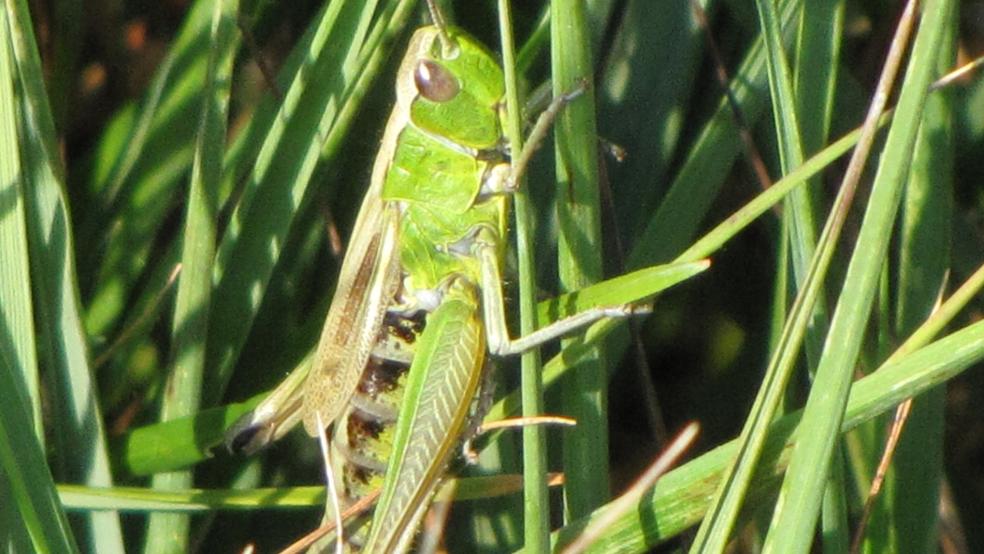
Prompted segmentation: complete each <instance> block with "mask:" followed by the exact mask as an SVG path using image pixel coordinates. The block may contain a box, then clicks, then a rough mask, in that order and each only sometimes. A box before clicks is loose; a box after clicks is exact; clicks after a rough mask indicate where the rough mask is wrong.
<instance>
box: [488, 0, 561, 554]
mask: <svg viewBox="0 0 984 554" xmlns="http://www.w3.org/2000/svg"><path fill="white" fill-rule="evenodd" d="M499 29H500V32H501V34H502V67H503V71H504V76H505V83H506V107H507V114H508V119H507V120H506V129H505V132H506V137H507V139H508V140H509V144H510V146H511V148H512V149H513V150H512V151H513V152H516V153H519V152H522V151H523V136H522V132H521V124H520V114H521V112H522V105H523V104H522V102H521V101H520V97H519V83H518V80H517V76H516V55H515V46H514V44H513V42H514V41H513V32H512V11H511V9H510V6H509V2H508V1H500V2H499ZM518 157H519V156H518V154H517V155H516V156H514V157H513V159H514V160H515V159H516V158H518ZM517 184H518V185H519V190H517V192H516V194H515V195H514V200H513V202H514V207H515V210H516V216H515V218H516V258H517V265H518V269H519V282H520V287H519V317H520V319H519V321H520V323H519V329H520V336H526V335H527V334H529V333H532V332H533V331H535V330H536V329H537V326H538V325H537V322H538V319H539V318H538V317H537V311H536V264H535V262H534V253H535V252H534V250H535V249H534V247H533V240H532V236H531V235H532V225H531V220H532V216H533V214H532V212H533V210H532V209H531V205H530V200H529V195H528V194H527V192H526V186H525V184H524V182H523V181H520V182H518V183H517ZM541 369H542V368H541V363H540V350H539V349H538V348H534V349H533V350H531V351H530V352H526V353H524V354H523V357H522V369H521V374H520V379H521V381H520V383H521V385H520V387H521V393H522V398H523V415H524V416H525V417H535V416H539V415H541V414H543V413H544V411H545V409H544V401H543V377H542V374H541ZM523 480H524V481H525V483H526V486H525V487H523V535H524V537H523V544H524V545H525V546H526V548H527V549H529V550H530V551H531V552H547V551H549V548H550V497H549V491H548V489H547V435H546V430H545V429H544V428H543V427H542V426H539V425H529V426H527V427H525V428H523Z"/></svg>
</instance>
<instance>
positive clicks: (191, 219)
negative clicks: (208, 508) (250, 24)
mask: <svg viewBox="0 0 984 554" xmlns="http://www.w3.org/2000/svg"><path fill="white" fill-rule="evenodd" d="M238 11H239V2H238V0H223V1H220V2H216V3H215V7H214V9H213V12H212V26H211V36H210V44H211V46H210V48H209V58H208V69H207V71H206V73H205V83H204V86H203V88H202V109H201V117H200V118H199V129H198V133H197V136H196V140H195V159H194V162H193V164H192V171H191V179H190V184H189V187H188V201H187V210H186V213H185V224H184V233H183V238H182V252H181V266H182V270H181V276H180V278H179V281H178V290H177V298H176V300H175V307H174V321H173V324H172V330H171V356H170V359H171V367H170V373H169V374H168V377H167V382H166V385H165V387H164V395H163V397H162V399H161V412H160V419H161V421H168V420H170V419H174V418H177V417H184V416H188V415H191V414H194V413H196V412H197V411H198V409H199V405H200V404H201V393H202V374H203V371H204V364H205V337H206V336H207V331H208V306H209V296H210V291H211V285H212V261H213V257H214V255H215V237H216V229H215V226H216V223H217V219H218V217H217V216H218V190H219V185H220V179H221V177H222V155H223V146H224V145H225V135H226V118H227V117H228V107H229V86H230V80H231V77H232V62H233V58H234V56H235V53H236V50H237V49H238V46H239V37H238V33H237V32H236V17H237V14H238ZM192 483H193V474H192V472H191V471H187V470H186V471H179V472H169V473H160V474H157V475H155V476H154V478H153V480H152V486H153V487H154V488H157V489H165V490H166V489H176V488H188V487H190V486H191V485H192ZM190 525H191V520H190V518H189V517H188V516H184V515H180V514H164V513H161V514H152V515H151V517H150V518H149V520H148V523H147V535H146V538H145V539H144V551H145V552H174V551H185V550H187V549H188V540H189V529H190Z"/></svg>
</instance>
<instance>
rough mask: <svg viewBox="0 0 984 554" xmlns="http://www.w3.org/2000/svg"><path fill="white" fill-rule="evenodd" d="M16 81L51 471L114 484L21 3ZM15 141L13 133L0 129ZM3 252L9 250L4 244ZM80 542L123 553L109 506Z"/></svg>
mask: <svg viewBox="0 0 984 554" xmlns="http://www.w3.org/2000/svg"><path fill="white" fill-rule="evenodd" d="M7 14H8V17H9V18H10V19H9V20H8V21H9V23H10V29H11V31H12V32H11V35H10V36H11V39H12V40H11V43H10V45H11V46H12V50H13V56H14V61H15V64H16V71H17V79H18V81H19V85H20V87H19V88H20V90H21V91H22V95H21V96H20V98H19V110H18V111H19V113H20V116H21V121H20V127H19V128H18V130H17V131H16V133H17V135H19V137H20V139H21V140H22V141H23V142H22V143H21V150H20V155H21V161H22V162H23V164H24V165H23V179H24V180H23V185H24V189H23V190H24V192H25V194H26V196H25V199H26V203H25V206H26V208H27V212H26V214H27V228H26V230H27V233H28V239H29V244H30V247H31V257H30V259H31V278H30V279H29V280H28V281H25V283H30V286H31V289H32V291H33V292H32V294H33V296H32V297H31V298H32V299H33V302H34V317H35V323H36V325H38V328H39V330H41V331H42V332H40V333H39V334H38V336H37V341H38V342H37V343H36V344H35V345H34V346H33V348H36V350H37V352H38V354H39V358H40V362H41V364H42V365H43V367H45V368H46V370H47V372H48V373H47V374H48V375H49V379H48V380H47V385H48V389H47V390H48V392H49V394H50V399H49V405H51V406H52V407H53V409H52V417H51V420H52V421H53V425H51V426H50V429H51V430H52V432H51V433H50V435H49V436H50V437H52V438H53V443H54V449H53V452H54V453H56V454H55V456H53V457H52V460H53V463H52V465H51V468H52V470H51V471H52V473H54V474H55V475H56V476H57V477H58V478H59V479H62V480H67V481H72V482H78V483H84V484H87V485H92V486H110V485H112V483H113V480H112V475H111V473H110V467H109V456H108V454H107V447H106V440H105V433H104V430H103V423H102V414H100V413H99V412H98V410H95V409H93V406H98V405H99V403H98V401H97V399H96V398H97V396H96V386H95V383H94V381H93V379H92V375H91V371H90V366H89V361H88V355H87V348H86V337H85V335H84V332H83V328H82V323H81V313H80V312H81V310H80V307H79V304H78V280H77V276H76V271H75V269H76V265H75V255H74V249H73V239H72V224H71V221H70V217H69V213H68V201H67V199H66V194H65V182H64V179H65V169H64V168H63V167H62V162H61V159H60V151H59V149H58V146H57V144H58V141H57V137H56V134H55V126H54V123H53V121H52V116H51V112H50V109H49V106H48V102H47V95H46V93H45V79H44V71H43V69H42V64H41V59H40V56H39V54H38V48H37V45H36V43H35V39H34V34H33V25H32V22H31V18H30V12H29V10H28V7H27V4H26V3H25V2H13V1H11V2H7ZM4 136H5V137H8V138H9V139H10V143H11V144H13V142H14V141H13V137H14V136H15V135H14V134H4ZM4 251H6V249H4ZM79 521H82V522H83V523H82V525H79V526H78V528H77V531H80V532H81V533H82V534H81V535H80V536H79V542H81V543H82V544H85V545H87V547H88V548H90V549H92V550H98V551H100V552H107V553H111V552H122V551H123V536H122V530H121V528H120V521H119V518H118V517H117V514H116V513H115V512H113V511H105V512H99V513H90V514H86V515H85V516H84V517H82V518H79Z"/></svg>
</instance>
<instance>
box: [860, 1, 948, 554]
mask: <svg viewBox="0 0 984 554" xmlns="http://www.w3.org/2000/svg"><path fill="white" fill-rule="evenodd" d="M955 16H956V11H954V12H953V13H952V14H951V20H950V22H949V24H948V28H949V31H948V34H947V36H946V37H945V38H944V42H943V45H942V47H941V48H940V52H939V59H938V62H937V64H938V65H937V71H938V72H939V73H943V72H945V71H947V70H948V69H949V68H950V67H952V66H953V62H954V61H955V56H954V52H955V47H956V45H955V34H956V28H957V25H956V20H955ZM952 118H953V97H952V94H950V93H947V92H944V93H943V94H937V95H932V96H930V97H929V98H928V99H927V101H926V109H925V111H924V115H923V120H922V122H921V124H920V130H919V136H918V140H917V142H916V147H915V152H914V155H913V158H912V168H911V171H910V173H909V180H908V184H907V186H906V190H905V196H904V198H903V201H902V202H903V203H902V211H901V228H900V231H899V233H900V238H899V244H898V250H897V256H898V269H897V271H898V300H897V302H898V304H897V307H896V312H895V321H894V325H893V327H894V329H893V330H894V332H895V336H899V337H903V336H906V335H908V334H909V333H910V332H911V330H912V329H913V328H915V327H916V326H917V325H919V324H920V323H921V322H922V321H923V320H925V319H926V318H928V317H929V316H930V314H931V313H932V312H933V310H934V308H935V304H936V299H937V296H938V294H939V291H940V290H941V289H942V288H943V287H944V285H945V283H946V279H947V274H948V271H949V268H950V264H951V262H950V248H949V245H950V236H951V233H952V224H951V220H952V218H953V156H954V144H953V142H954V141H953V124H952ZM945 392H946V391H945V390H943V388H938V389H935V390H931V391H928V392H927V393H925V394H923V395H921V396H919V397H918V398H916V399H914V401H913V405H912V411H911V412H910V414H909V421H908V423H907V425H906V428H905V431H904V432H903V434H902V438H901V440H900V442H899V445H898V450H897V452H896V456H895V460H896V462H895V463H894V464H893V466H892V468H891V469H890V472H891V473H890V475H889V477H888V479H887V480H886V485H885V488H884V490H883V492H882V494H881V496H880V497H879V500H878V502H877V503H876V504H875V505H874V508H873V511H872V515H871V519H870V522H869V525H868V528H869V531H868V532H867V533H866V536H865V544H864V545H863V547H862V548H864V549H865V550H866V551H869V552H877V551H883V552H884V551H887V550H889V549H891V550H894V551H896V552H912V553H915V552H926V551H928V550H931V549H932V548H933V545H934V544H935V542H936V535H937V525H938V522H937V511H936V507H937V506H938V505H939V494H940V487H941V481H942V477H943V471H944V469H943V437H944V436H945V433H944V421H943V411H944V404H945ZM880 438H881V437H879V439H880ZM881 442H882V441H880V440H879V444H881Z"/></svg>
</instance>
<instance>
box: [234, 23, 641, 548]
mask: <svg viewBox="0 0 984 554" xmlns="http://www.w3.org/2000/svg"><path fill="white" fill-rule="evenodd" d="M431 14H432V18H433V20H434V24H433V25H431V26H426V27H423V28H420V29H418V30H417V31H416V32H415V33H414V35H413V37H412V38H411V40H410V43H409V45H408V47H407V53H406V55H405V57H404V58H403V61H402V63H401V64H400V68H399V71H398V73H397V76H396V105H395V107H394V108H393V112H392V114H391V115H390V118H389V121H388V123H387V126H386V129H385V132H384V136H383V139H382V144H381V147H380V149H379V153H378V155H377V157H376V160H375V163H374V165H373V170H372V178H371V182H370V185H369V189H368V191H367V192H366V196H365V199H364V201H363V203H362V207H361V209H360V211H359V214H358V217H357V219H356V223H355V226H354V228H353V232H352V239H351V244H350V246H349V248H348V250H347V252H346V254H345V257H344V259H343V262H342V267H341V274H340V277H339V279H338V285H337V288H336V291H335V296H334V298H333V300H332V303H331V306H330V308H329V310H328V315H327V319H326V321H325V325H324V329H323V332H322V334H321V339H320V342H319V344H318V348H317V353H316V355H315V357H314V359H313V362H312V364H311V368H310V369H309V370H308V372H307V373H306V374H300V373H298V374H296V375H291V376H289V377H288V378H287V380H286V381H285V382H284V383H282V384H281V385H280V386H278V388H277V389H275V390H274V392H273V393H271V395H270V396H269V397H268V398H267V399H266V400H264V402H262V403H261V404H260V405H259V406H257V407H256V408H255V409H254V410H253V411H252V412H250V413H249V414H247V415H246V416H244V417H243V418H242V419H240V420H239V421H238V422H236V423H235V424H234V425H233V427H231V428H230V430H229V431H228V433H227V444H228V445H229V446H230V449H232V450H234V451H242V452H246V453H250V452H253V451H255V450H258V449H260V448H262V447H263V446H265V445H267V444H269V443H270V442H272V441H274V440H276V439H278V438H279V437H280V436H282V435H283V434H284V433H286V432H287V431H288V430H290V428H292V427H293V426H295V425H296V424H297V423H299V422H303V426H304V428H305V430H306V431H307V432H308V434H310V435H311V436H318V435H319V433H321V432H322V431H323V429H324V426H325V425H328V424H332V423H333V429H332V433H331V446H330V456H329V458H330V459H331V460H332V466H333V467H335V468H336V472H335V474H336V475H338V474H341V475H342V482H343V483H342V484H343V487H342V492H343V496H344V497H345V499H346V500H347V501H348V502H351V501H353V500H354V499H357V498H359V497H362V496H364V495H366V494H367V493H368V492H369V491H371V490H373V489H378V488H380V487H381V488H382V492H381V494H380V497H379V501H378V504H377V506H376V508H375V511H374V514H373V520H372V523H371V524H370V527H369V531H368V538H367V540H366V542H365V544H364V549H365V551H366V552H403V551H406V550H407V549H408V548H409V547H410V544H411V542H412V540H413V538H414V535H415V531H416V528H417V526H418V524H419V522H420V520H421V518H422V516H423V515H424V513H425V512H426V509H427V507H428V505H429V500H430V498H431V497H432V496H433V493H434V491H435V489H436V486H437V484H438V483H439V482H440V479H441V477H442V475H443V473H444V471H445V468H446V466H447V464H448V461H449V460H450V458H451V456H452V453H453V452H454V451H455V449H456V446H457V445H458V444H459V443H460V442H461V441H462V439H463V435H466V434H467V433H468V431H469V427H470V426H472V425H473V424H474V422H475V420H476V419H477V418H478V417H479V415H476V414H475V413H474V412H475V411H476V410H475V408H474V406H475V399H476V397H477V396H478V392H479V389H480V384H481V383H482V381H483V374H484V373H485V368H486V366H487V363H486V362H487V358H488V355H489V354H491V355H493V356H508V355H513V354H517V353H521V352H524V351H526V350H528V349H530V348H533V347H536V346H538V345H540V344H542V343H543V342H545V341H549V340H552V339H554V338H557V337H559V336H561V335H563V334H566V333H568V332H571V331H573V330H574V329H576V328H579V327H582V326H584V325H587V324H589V323H591V322H594V321H597V320H598V319H600V318H602V317H605V316H623V315H626V314H628V313H629V312H630V311H631V310H630V308H628V307H624V306H619V307H613V308H598V309H593V310H589V311H585V312H581V313H578V314H575V315H573V316H570V317H568V318H565V319H561V320H559V321H556V322H554V323H552V324H550V325H547V326H545V327H543V328H541V329H538V330H537V331H535V332H533V333H530V334H528V335H526V336H524V337H520V338H517V339H513V338H510V336H509V332H508V329H507V326H506V317H505V307H504V301H503V294H502V288H501V282H502V275H501V269H500V267H501V265H502V263H503V258H504V254H505V241H504V239H503V237H505V236H506V232H507V219H508V216H509V204H510V195H511V193H512V192H514V191H515V189H516V183H517V180H518V177H519V175H518V174H517V172H514V170H513V169H512V166H511V165H510V149H509V145H508V144H507V141H506V139H505V138H504V136H503V126H504V125H503V122H504V118H505V117H506V111H505V103H504V99H503V97H504V81H503V72H502V69H501V67H500V66H499V65H498V63H497V62H496V60H495V58H494V56H493V55H492V54H491V52H489V51H488V50H487V49H486V48H485V47H484V46H483V45H481V44H480V43H479V42H478V41H477V40H476V39H474V38H472V37H471V36H469V35H468V34H466V33H465V32H463V31H462V30H460V29H457V28H455V27H452V26H447V25H445V24H444V23H443V22H442V19H441V17H440V15H439V13H438V12H437V11H436V9H435V7H434V6H433V5H432V6H431ZM570 99H571V98H569V97H568V98H561V99H559V100H556V101H555V104H556V105H558V106H559V104H561V103H563V102H564V101H567V100H570ZM554 113H556V109H552V110H550V109H548V110H547V112H545V115H544V116H541V118H540V121H539V122H538V124H537V125H538V127H545V126H547V125H549V119H550V118H551V117H552V114H554ZM534 132H536V131H534ZM533 147H535V145H528V146H527V148H533ZM529 152H530V151H526V150H524V152H523V153H521V154H520V158H522V157H523V156H526V157H528V153H529Z"/></svg>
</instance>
